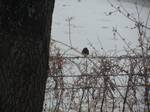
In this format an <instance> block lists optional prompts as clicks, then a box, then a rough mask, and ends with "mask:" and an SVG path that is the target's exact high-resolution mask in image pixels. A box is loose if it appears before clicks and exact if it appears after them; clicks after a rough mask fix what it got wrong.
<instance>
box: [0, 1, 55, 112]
mask: <svg viewBox="0 0 150 112" xmlns="http://www.w3.org/2000/svg"><path fill="white" fill-rule="evenodd" d="M53 8H54V0H0V112H42V108H43V101H44V94H45V84H46V78H47V70H48V58H49V41H50V33H51V22H52V13H53Z"/></svg>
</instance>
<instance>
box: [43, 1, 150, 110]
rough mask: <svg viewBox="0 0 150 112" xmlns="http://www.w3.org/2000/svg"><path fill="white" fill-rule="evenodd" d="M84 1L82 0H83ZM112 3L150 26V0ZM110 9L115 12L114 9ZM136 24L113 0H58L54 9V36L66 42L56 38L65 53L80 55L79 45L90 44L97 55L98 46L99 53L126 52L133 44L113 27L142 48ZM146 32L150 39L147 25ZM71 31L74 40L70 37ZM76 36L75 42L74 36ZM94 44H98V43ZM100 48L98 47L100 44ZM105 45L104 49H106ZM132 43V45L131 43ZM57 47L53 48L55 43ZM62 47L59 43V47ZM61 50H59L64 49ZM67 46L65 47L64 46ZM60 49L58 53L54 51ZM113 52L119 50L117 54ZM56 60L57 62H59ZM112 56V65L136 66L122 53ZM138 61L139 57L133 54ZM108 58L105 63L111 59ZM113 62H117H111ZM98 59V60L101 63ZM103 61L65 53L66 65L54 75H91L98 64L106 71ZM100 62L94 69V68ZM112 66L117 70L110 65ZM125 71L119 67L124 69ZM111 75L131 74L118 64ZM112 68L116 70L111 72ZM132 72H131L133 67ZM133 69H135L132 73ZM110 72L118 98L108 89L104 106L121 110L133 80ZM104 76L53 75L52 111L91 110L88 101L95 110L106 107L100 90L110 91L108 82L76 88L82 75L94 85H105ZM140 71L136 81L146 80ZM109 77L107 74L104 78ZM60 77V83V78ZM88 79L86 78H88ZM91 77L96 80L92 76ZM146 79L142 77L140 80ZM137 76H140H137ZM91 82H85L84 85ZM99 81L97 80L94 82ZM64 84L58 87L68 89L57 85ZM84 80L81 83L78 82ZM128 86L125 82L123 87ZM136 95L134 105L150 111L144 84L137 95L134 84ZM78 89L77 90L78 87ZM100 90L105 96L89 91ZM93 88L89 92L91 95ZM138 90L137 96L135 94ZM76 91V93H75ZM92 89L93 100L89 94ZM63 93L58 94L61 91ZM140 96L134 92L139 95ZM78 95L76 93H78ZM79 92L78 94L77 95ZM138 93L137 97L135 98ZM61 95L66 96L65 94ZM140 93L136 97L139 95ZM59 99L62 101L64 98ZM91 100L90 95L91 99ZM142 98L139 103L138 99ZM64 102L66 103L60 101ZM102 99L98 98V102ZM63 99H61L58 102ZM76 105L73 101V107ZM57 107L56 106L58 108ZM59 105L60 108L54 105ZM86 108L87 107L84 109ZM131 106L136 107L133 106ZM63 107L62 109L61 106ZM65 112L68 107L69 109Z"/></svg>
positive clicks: (48, 97) (49, 101) (50, 83)
mask: <svg viewBox="0 0 150 112" xmlns="http://www.w3.org/2000/svg"><path fill="white" fill-rule="evenodd" d="M79 1H80V2H79ZM109 1H111V3H113V4H114V6H116V7H121V10H122V11H123V12H129V13H130V16H132V17H133V18H135V19H136V20H137V21H140V22H142V24H144V25H146V24H147V26H148V27H150V22H149V21H147V18H149V13H150V8H149V7H150V5H148V4H150V2H147V0H143V1H142V2H141V1H140V0H139V1H138V4H137V5H135V4H134V3H135V2H136V1H137V0H121V2H117V0H109ZM109 14H110V15H109ZM69 18H70V19H71V20H70V34H69V21H68V19H69ZM134 27H135V23H134V22H132V21H131V20H130V19H128V18H127V17H125V16H124V15H122V14H121V13H119V12H118V11H116V9H114V8H113V7H112V6H111V4H110V3H109V2H108V0H56V3H55V9H54V15H53V23H52V38H53V39H54V40H57V41H59V42H60V43H61V42H62V43H64V44H65V45H64V44H60V43H57V42H56V43H55V44H56V45H57V47H59V48H60V49H61V51H60V52H61V53H65V54H63V56H68V55H71V56H74V55H77V56H79V53H77V52H76V51H79V52H81V51H82V49H83V48H84V47H88V48H89V50H90V55H92V52H96V54H97V55H98V56H101V55H103V54H104V51H106V53H107V55H113V56H116V55H122V54H126V53H125V49H126V48H127V45H126V43H125V42H124V41H123V39H121V38H120V37H119V36H118V35H116V36H114V33H113V28H115V29H117V31H118V32H119V34H120V35H121V37H122V38H124V39H125V41H126V42H127V44H128V45H129V46H130V48H131V49H132V48H133V49H134V48H138V46H139V43H138V37H139V35H138V33H137V32H138V31H137V29H136V28H134ZM145 32H146V34H145V37H146V38H147V39H150V36H149V35H150V30H147V31H145ZM69 35H70V38H71V40H69ZM70 41H71V42H70ZM66 45H68V46H71V47H73V48H75V49H76V50H74V49H73V50H70V48H68V47H66ZM92 47H93V48H92ZM94 48H95V49H94ZM101 48H103V49H101ZM127 49H128V48H127ZM52 50H53V49H52ZM57 50H58V49H57ZM57 50H56V48H55V50H54V51H51V56H52V55H53V54H55V55H56V54H57ZM58 51H59V50H58ZM62 51H63V52H62ZM54 52H55V53H54ZM112 53H113V54H112ZM55 59H56V58H55V57H54V59H52V60H51V61H50V66H51V67H54V68H55V67H56V66H57V65H56V66H54V63H57V62H58V60H57V59H56V60H55ZM55 61H56V62H55ZM105 61H106V62H107V61H108V65H107V66H109V65H111V64H112V65H113V64H116V63H117V64H118V63H119V66H120V67H122V68H123V69H124V70H130V69H131V68H130V66H129V63H130V60H126V59H125V60H121V59H118V60H117V59H116V60H115V59H110V60H109V59H108V60H105ZM132 61H133V60H132ZM106 62H104V65H105V64H106ZM111 62H112V63H111ZM133 63H134V64H135V65H136V67H139V66H141V65H142V64H141V61H137V62H136V61H135V62H134V61H133ZM95 65H96V66H95ZM97 66H101V67H100V68H97ZM102 66H103V65H102V62H101V60H100V59H93V60H92V59H88V58H87V60H86V59H83V58H81V59H78V58H77V59H68V58H65V59H64V65H63V68H62V69H58V68H57V67H56V69H58V71H57V70H56V72H55V71H54V73H52V74H51V75H56V76H61V75H66V76H68V75H70V76H73V75H83V74H84V73H85V74H90V75H97V73H96V72H93V71H94V70H98V71H99V72H98V75H99V74H100V75H104V74H105V73H106V71H104V72H102V73H101V69H102ZM136 67H135V68H134V70H135V73H138V72H139V71H140V70H139V69H137V68H136ZM93 68H94V69H93ZM110 71H111V70H110ZM118 71H119V72H118ZM107 73H108V74H106V75H111V73H112V74H115V75H118V74H120V73H121V74H122V73H123V74H125V72H120V70H119V69H118V68H117V67H116V68H115V67H114V68H113V67H112V71H111V73H110V72H107ZM109 73H110V74H109ZM129 74H130V73H129ZM130 75H131V74H130ZM130 75H127V76H116V77H113V76H108V78H110V79H109V80H110V81H109V84H108V85H109V86H108V88H110V91H112V93H113V95H114V97H115V98H116V99H115V100H112V98H109V95H110V96H111V94H110V93H109V92H108V96H106V100H107V101H106V102H105V105H104V106H103V107H104V108H103V110H104V112H105V111H107V112H108V111H111V109H112V107H113V106H114V107H113V108H114V112H121V111H122V108H123V101H124V96H125V93H126V91H127V88H126V85H127V84H128V80H129V76H130ZM101 77H102V78H93V76H92V78H89V79H84V78H83V79H82V78H80V79H78V78H77V77H64V78H62V77H60V78H59V77H56V78H55V77H53V78H51V77H50V78H49V79H48V83H47V89H49V90H48V91H49V92H48V91H47V93H46V103H47V109H51V111H48V110H47V111H46V112H55V111H56V110H57V108H58V109H61V110H65V112H88V111H87V110H88V107H91V111H89V112H100V109H99V108H100V106H101V101H102V98H103V96H102V93H99V92H100V91H104V87H102V88H98V89H95V88H90V89H87V90H86V89H85V93H84V92H83V91H84V89H83V90H82V89H75V90H73V89H70V88H71V87H72V86H73V85H75V84H76V83H77V84H78V82H77V80H78V81H79V82H80V83H81V85H82V84H83V86H86V80H88V81H87V82H88V83H89V84H91V86H96V87H99V86H105V80H103V76H101ZM139 78H140V77H136V76H134V78H133V79H135V83H136V84H137V85H138V84H143V81H141V80H142V79H139ZM104 79H105V78H104ZM56 80H57V81H58V83H56V82H57V81H56ZM84 81H85V82H84ZM90 81H91V82H90ZM140 81H141V82H140ZM133 82H134V81H133ZM84 84H85V85H84ZM94 84H95V85H94ZM111 84H112V85H113V84H116V85H117V86H118V88H117V87H116V88H113V87H111ZM56 85H57V86H58V88H61V87H65V86H66V87H67V88H69V89H68V90H67V89H66V90H61V89H58V90H57V89H56V90H54V89H53V88H55V86H56ZM81 85H75V86H74V87H77V88H78V86H79V87H80V86H81ZM122 86H125V87H122ZM130 89H131V90H130V93H129V94H130V96H128V98H127V100H128V101H129V102H130V104H131V105H132V103H133V105H132V107H133V108H132V109H133V110H135V111H136V112H144V88H143V87H141V86H137V87H136V86H133V89H135V91H136V92H137V93H136V95H135V94H134V92H133V91H134V90H133V91H132V88H130ZM73 91H74V92H73ZM89 91H90V92H91V93H92V92H93V91H94V92H95V93H94V95H95V96H97V94H98V93H99V94H100V96H99V97H98V98H100V99H98V100H96V99H92V97H91V96H92V95H89V93H90V92H89ZM83 93H84V95H83V96H84V98H83V104H79V103H80V102H82V100H81V101H80V99H82V98H81V97H82V94H83ZM86 94H87V95H86ZM133 94H134V95H135V96H134V95H133ZM73 95H74V96H73ZM88 95H89V100H88V97H87V96H88ZM56 96H57V97H56ZM133 96H134V97H133ZM73 97H75V98H73ZM72 98H73V100H72ZM132 98H133V99H132ZM59 99H60V100H59ZM135 99H136V100H135ZM58 100H59V101H58ZM87 100H88V101H87ZM134 101H137V102H136V104H134V103H135V102H134ZM59 102H61V103H59ZM87 102H90V104H88V103H87ZM95 102H97V104H95ZM130 104H128V103H127V104H126V107H125V108H126V111H124V112H128V111H129V108H130ZM57 105H59V106H58V107H57ZM72 105H73V107H72ZM93 105H97V107H95V109H97V108H98V109H97V110H92V109H93V107H94V106H93ZM54 107H55V108H54ZM80 107H83V110H84V111H79V110H80ZM53 109H54V110H55V109H56V110H55V111H54V110H53ZM81 110H82V109H81ZM130 111H131V110H130ZM60 112H62V111H60ZM63 112H64V111H63Z"/></svg>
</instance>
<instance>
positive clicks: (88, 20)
mask: <svg viewBox="0 0 150 112" xmlns="http://www.w3.org/2000/svg"><path fill="white" fill-rule="evenodd" d="M111 1H112V2H113V3H115V4H117V2H116V0H111ZM122 4H123V7H124V8H125V9H126V10H128V11H129V12H130V13H131V14H132V15H133V16H134V17H135V18H137V12H136V8H135V5H134V4H132V3H128V2H122ZM138 9H139V11H140V17H141V20H142V21H143V22H145V21H146V19H147V15H148V11H149V8H147V7H143V6H138ZM110 11H115V9H113V8H112V7H111V6H110V4H109V3H108V2H107V0H81V2H78V0H56V3H55V9H54V15H53V25H52V38H54V39H56V40H59V41H61V42H64V43H66V44H69V37H68V27H69V26H68V22H67V19H68V17H73V19H72V20H71V40H72V44H73V47H75V48H77V49H78V50H79V51H81V49H82V48H83V47H85V46H87V47H89V44H88V43H89V41H90V42H91V43H92V44H93V46H94V47H95V48H96V49H97V50H99V51H100V52H102V51H101V49H100V48H101V45H100V42H99V41H98V40H100V41H101V44H102V45H103V47H104V49H105V50H107V51H110V50H113V49H116V48H117V50H118V51H120V50H123V47H124V46H126V45H125V44H124V42H123V41H122V40H121V39H120V38H118V37H116V38H115V39H113V33H112V29H113V27H117V29H118V31H119V32H120V34H121V35H122V36H123V37H124V38H126V41H127V42H129V43H130V44H131V46H132V47H135V46H136V45H137V38H138V37H137V33H136V32H137V30H135V29H133V30H131V29H130V27H134V23H133V22H131V21H130V20H129V19H127V18H126V17H124V16H122V15H121V14H120V13H118V12H116V13H114V14H112V15H110V16H107V15H106V13H109V12H110ZM149 34H150V33H149Z"/></svg>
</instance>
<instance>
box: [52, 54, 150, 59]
mask: <svg viewBox="0 0 150 112" xmlns="http://www.w3.org/2000/svg"><path fill="white" fill-rule="evenodd" d="M50 58H52V59H57V58H58V56H50ZM61 58H63V59H82V58H87V59H96V58H97V59H118V60H121V59H140V58H147V59H149V58H150V55H147V56H144V57H143V56H142V55H138V56H128V55H122V56H87V57H85V56H61Z"/></svg>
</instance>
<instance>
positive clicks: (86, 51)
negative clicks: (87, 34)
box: [82, 47, 89, 56]
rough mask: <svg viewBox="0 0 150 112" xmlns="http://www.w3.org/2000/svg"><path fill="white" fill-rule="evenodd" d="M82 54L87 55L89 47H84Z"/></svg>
mask: <svg viewBox="0 0 150 112" xmlns="http://www.w3.org/2000/svg"><path fill="white" fill-rule="evenodd" d="M82 54H83V55H84V56H87V55H89V50H88V48H86V47H85V48H83V50H82Z"/></svg>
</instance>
